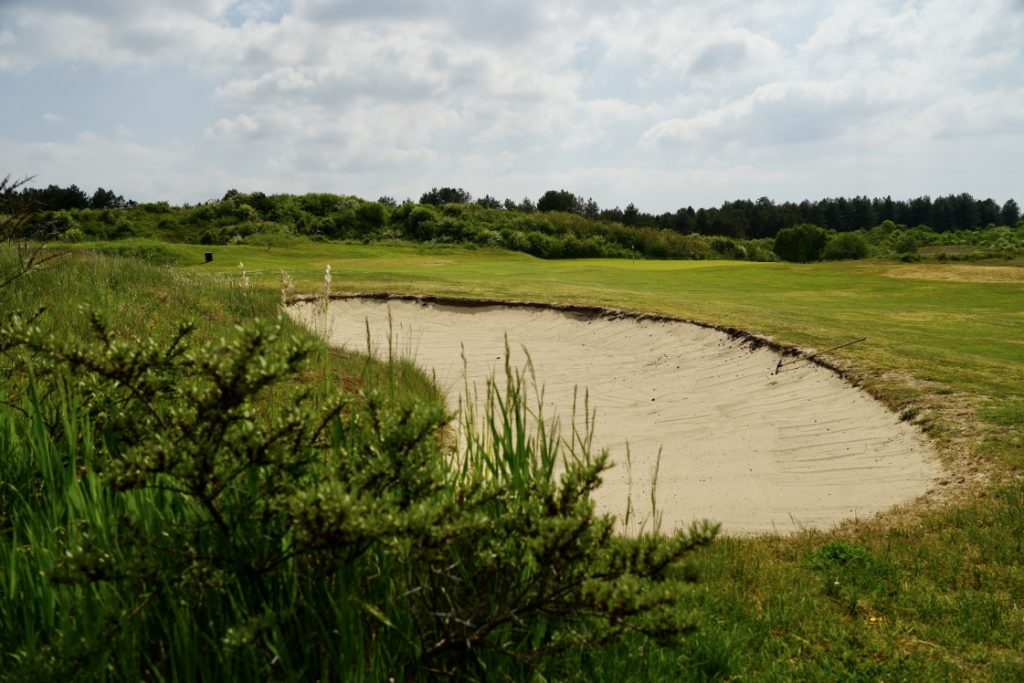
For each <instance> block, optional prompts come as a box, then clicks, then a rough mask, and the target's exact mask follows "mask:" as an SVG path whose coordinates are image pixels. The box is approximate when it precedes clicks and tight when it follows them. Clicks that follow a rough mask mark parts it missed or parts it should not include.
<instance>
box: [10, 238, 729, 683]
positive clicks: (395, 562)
mask: <svg viewBox="0 0 1024 683" xmlns="http://www.w3.org/2000/svg"><path fill="white" fill-rule="evenodd" d="M2 294H3V296H4V297H5V298H4V312H5V318H6V320H5V321H4V322H3V324H2V326H0V350H2V351H3V353H2V354H0V359H2V361H3V363H4V364H5V369H6V370H7V375H6V379H5V381H4V382H2V383H0V390H2V392H3V394H2V398H3V400H4V401H5V406H6V408H5V409H4V410H3V411H2V412H0V448H2V452H3V453H4V454H5V455H4V457H3V458H0V482H2V483H0V503H2V507H0V510H2V513H0V567H3V580H2V582H0V642H2V643H3V644H4V646H3V648H2V650H0V680H11V681H15V680H16V681H23V680H53V679H56V678H65V679H69V680H175V681H179V680H180V681H206V680H265V679H285V680H373V681H377V680H386V679H388V678H393V679H395V680H399V679H401V680H411V679H417V678H424V677H430V676H435V675H438V676H440V675H444V676H458V677H465V678H476V679H494V678H513V679H517V678H523V677H528V676H531V675H534V673H537V672H542V671H549V672H557V671H558V670H560V667H561V664H560V662H564V661H566V660H565V659H564V658H565V657H567V656H570V657H571V655H570V654H569V653H571V652H572V650H573V648H577V647H588V648H595V647H599V646H601V645H602V644H604V643H614V642H616V641H619V640H621V639H623V638H632V639H641V640H642V641H643V642H651V643H653V642H666V641H671V640H675V639H678V638H679V637H682V636H683V635H685V634H686V633H688V632H689V631H690V630H691V629H692V622H693V615H692V614H691V612H690V611H689V610H679V609H677V606H678V605H679V604H680V602H681V601H682V600H683V599H684V597H685V595H686V594H687V592H688V591H689V590H690V588H689V584H690V583H691V582H692V579H693V576H692V575H690V574H689V573H687V572H686V571H684V569H683V568H684V566H685V564H686V562H687V558H688V556H689V555H690V553H691V552H692V551H693V550H695V549H696V548H699V547H701V546H703V545H705V544H707V543H708V542H709V541H710V539H711V537H712V536H713V534H714V529H713V528H710V527H695V528H694V529H692V530H690V531H689V532H686V533H679V534H677V535H675V536H674V537H669V538H663V537H655V536H650V535H646V536H641V537H638V538H632V539H628V538H622V537H618V536H616V535H615V534H614V533H613V532H612V527H613V520H611V519H610V518H606V517H601V516H598V515H596V514H595V513H594V510H593V505H592V503H591V502H590V498H589V494H590V492H591V491H592V490H593V488H594V487H595V486H596V485H597V483H598V481H599V479H600V474H601V471H602V470H603V468H604V467H605V458H604V456H603V455H601V454H592V453H590V452H589V450H588V448H580V446H582V445H586V444H589V438H588V436H587V435H586V434H580V435H579V438H577V439H574V440H573V442H572V443H569V444H566V443H560V442H559V441H558V440H557V439H556V438H554V437H553V436H552V434H553V433H554V432H553V431H552V430H550V429H549V427H547V426H546V425H545V423H544V421H543V420H542V419H537V418H538V416H537V415H536V414H533V413H532V412H531V409H530V407H529V401H528V395H529V385H528V381H527V378H526V376H525V375H524V374H523V373H521V372H518V371H516V370H515V369H514V368H512V367H511V366H509V367H508V370H507V372H508V377H506V380H505V388H504V389H502V390H501V391H499V390H498V389H497V388H496V387H495V386H493V385H492V386H491V387H489V389H488V392H489V393H488V396H489V400H488V401H487V402H486V403H485V406H484V408H483V409H482V413H481V414H478V415H476V416H475V419H474V420H473V421H469V422H465V423H464V425H463V426H464V432H463V439H462V450H460V451H459V453H457V454H451V453H448V452H447V451H446V443H447V440H446V439H445V430H446V429H449V427H448V418H449V416H448V415H447V414H446V412H445V410H444V407H443V403H442V401H441V400H440V397H439V396H438V395H437V393H436V390H435V389H433V388H432V387H430V386H429V384H428V383H427V382H426V381H425V378H423V377H422V375H420V374H417V373H416V372H415V370H414V369H413V368H412V367H411V366H409V365H408V364H407V363H404V362H402V361H398V360H395V359H391V360H390V361H388V362H384V363H376V362H372V361H370V360H368V359H366V358H364V357H352V358H347V357H343V356H333V355H327V356H325V357H324V360H326V361H328V362H329V363H336V364H337V365H336V366H334V367H329V368H327V369H324V368H323V367H322V364H321V365H311V364H310V363H309V360H310V359H311V358H313V359H316V358H319V357H321V354H323V353H324V352H323V347H322V345H319V343H318V342H317V341H315V340H313V339H311V338H309V337H308V336H306V335H304V334H303V333H302V332H301V330H299V329H298V328H296V327H295V326H293V325H292V324H291V323H290V322H289V321H288V320H287V319H286V318H282V317H280V316H278V315H277V310H276V306H277V304H278V301H279V300H278V297H277V296H276V295H275V293H273V292H263V291H261V290H256V289H252V288H250V287H245V286H243V285H242V284H241V282H240V278H238V279H228V280H226V281H224V282H220V283H217V282H212V281H209V280H190V279H185V278H182V277H180V276H178V275H176V274H175V273H173V272H171V271H167V270H164V269H159V268H154V267H152V266H149V265H145V264H141V263H138V262H136V261H132V260H123V259H119V258H110V257H104V256H97V255H87V254H86V255H80V256H75V257H72V258H69V259H68V260H66V261H65V262H63V263H62V264H60V265H59V266H57V267H54V268H52V269H50V270H48V271H46V272H36V273H31V274H30V275H29V276H27V277H26V279H25V282H24V286H22V287H19V288H18V289H17V290H10V291H6V292H3V293H2ZM75 298H78V299H80V300H82V301H83V302H84V303H86V304H88V306H87V307H85V308H81V309H79V308H77V307H75V306H73V305H71V304H70V303H69V301H71V300H74V299H75ZM40 304H41V305H43V306H45V307H47V308H48V310H47V311H46V312H44V313H42V314H41V315H39V316H38V317H34V316H30V315H28V314H24V315H21V316H19V317H16V318H12V317H8V315H9V314H10V313H11V312H13V311H19V310H21V311H27V310H31V309H34V308H35V307H36V306H37V305H40ZM72 308H74V310H71V309H72ZM183 308H187V309H188V310H189V311H190V312H191V313H192V314H193V315H194V316H195V317H196V319H197V324H196V326H195V329H194V330H192V328H191V327H185V328H182V327H181V326H180V324H179V322H180V321H177V320H175V318H176V317H179V318H180V316H175V315H172V313H171V312H172V311H176V310H179V309H183ZM89 309H92V310H89ZM250 318H251V319H256V318H262V319H263V322H245V321H246V319H250ZM234 326H237V328H236V329H232V328H233V327H234ZM375 387H382V388H381V389H380V390H377V389H375ZM556 462H559V463H560V466H559V467H558V468H556V467H555V463H556ZM453 463H458V466H452V465H453ZM648 638H651V639H653V640H650V641H648V640H646V639H648Z"/></svg>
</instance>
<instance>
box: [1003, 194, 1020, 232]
mask: <svg viewBox="0 0 1024 683" xmlns="http://www.w3.org/2000/svg"><path fill="white" fill-rule="evenodd" d="M999 220H1000V221H1001V222H1002V224H1003V225H1008V226H1010V227H1011V228H1012V227H1013V226H1015V225H1017V221H1019V220H1020V207H1019V206H1017V202H1015V201H1014V200H1013V199H1007V200H1006V203H1005V204H1003V209H1002V211H1000V212H999Z"/></svg>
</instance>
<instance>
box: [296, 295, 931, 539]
mask: <svg viewBox="0 0 1024 683" xmlns="http://www.w3.org/2000/svg"><path fill="white" fill-rule="evenodd" d="M314 310H315V309H314V306H313V305H311V304H300V305H297V306H295V307H293V308H292V314H293V315H294V316H295V317H296V318H298V319H300V320H305V321H307V322H309V321H310V316H311V315H313V312H314ZM389 311H390V314H391V317H392V326H393V331H392V335H393V340H394V341H393V345H394V346H395V348H397V349H398V350H399V352H401V353H403V354H405V355H408V356H411V357H413V358H414V359H415V361H416V362H417V364H419V365H420V366H421V367H423V368H424V369H426V370H427V371H428V372H430V371H432V372H434V373H435V375H436V379H437V381H438V383H439V384H440V386H441V387H442V388H443V389H444V390H445V391H446V393H447V396H448V401H449V403H450V405H451V406H452V407H457V406H458V402H459V396H460V394H461V393H462V391H463V386H464V382H463V376H464V366H463V359H462V355H463V350H464V353H465V359H466V365H465V371H466V372H468V379H469V382H470V384H471V385H473V384H475V385H476V386H477V387H481V388H482V387H484V386H485V383H486V379H487V378H488V377H489V376H491V375H492V374H499V375H500V374H501V373H502V372H503V363H504V355H505V337H506V335H507V337H508V342H509V345H510V347H511V349H512V358H513V363H516V362H519V363H522V362H523V361H524V360H525V355H524V353H523V351H522V349H523V348H524V347H525V348H526V349H527V350H528V351H529V353H530V356H531V358H532V360H533V364H534V367H535V369H536V374H537V377H538V379H539V380H540V381H541V382H543V384H544V389H545V393H544V399H545V414H546V415H550V414H553V413H554V414H558V415H559V416H560V418H561V420H562V421H563V423H564V422H567V421H569V419H570V415H569V413H570V411H571V408H572V401H573V391H574V388H576V387H577V386H578V387H579V388H580V390H581V392H580V393H581V395H582V389H584V388H585V389H587V390H588V391H589V396H590V405H591V408H592V409H595V410H596V413H597V422H596V428H595V433H594V445H595V446H597V447H599V448H608V450H609V451H610V453H611V455H612V458H613V460H614V461H615V462H616V464H617V465H616V467H614V468H613V469H612V470H611V471H609V472H608V473H607V474H606V475H605V478H604V483H603V484H602V486H601V488H600V490H599V491H598V493H597V496H596V500H597V505H598V507H599V509H601V510H603V511H606V512H610V513H612V514H616V515H620V516H621V515H622V514H623V513H624V512H625V509H626V500H627V495H629V494H630V491H631V492H632V498H633V504H634V507H639V508H640V509H641V510H644V511H649V509H650V507H649V505H650V504H649V501H650V487H651V475H652V472H653V470H654V466H655V462H656V461H657V458H658V453H659V450H660V451H661V461H660V470H659V473H658V481H657V499H658V508H659V511H660V512H661V514H662V515H663V519H662V529H663V530H666V531H667V530H671V529H672V528H674V527H676V526H677V525H686V524H689V523H690V522H691V521H692V520H694V519H697V518H707V519H712V520H715V521H719V522H721V524H722V530H723V532H724V533H727V534H749V533H757V532H772V531H774V532H780V533H785V532H790V531H793V530H796V529H799V528H828V527H831V526H832V525H834V524H836V523H838V522H841V521H843V520H846V519H850V518H855V517H856V518H864V517H867V516H869V515H873V514H875V513H877V512H880V511H883V510H886V509H888V508H890V507H892V506H893V505H896V504H900V503H904V502H909V501H911V500H912V499H914V498H915V497H917V496H918V495H920V494H922V493H923V492H925V491H926V490H927V489H928V488H929V486H931V485H932V484H933V483H934V481H935V480H936V479H937V478H938V477H939V476H940V475H941V469H940V466H939V464H938V460H937V458H936V457H935V454H934V453H933V452H932V450H931V448H930V446H929V445H928V444H927V443H926V442H925V441H924V439H923V438H922V437H921V435H920V434H919V433H918V431H917V430H916V429H915V428H913V427H911V426H910V425H907V424H905V423H902V422H900V421H899V420H898V419H897V417H896V416H895V415H894V414H893V413H891V412H889V411H888V410H887V409H886V408H885V407H884V406H882V405H881V404H880V403H878V402H877V401H875V400H874V399H872V398H871V397H870V396H868V395H867V394H866V393H864V392H862V391H860V390H858V389H856V388H854V387H853V386H851V385H850V384H848V383H847V382H846V381H844V380H843V379H841V378H840V377H838V376H837V375H836V374H835V373H834V372H832V371H830V370H828V369H826V368H822V367H819V366H817V365H814V364H812V363H799V364H794V365H791V366H787V367H785V368H783V369H782V371H781V372H780V373H779V374H778V375H773V370H774V369H775V366H776V363H777V362H778V360H779V354H778V352H776V351H773V350H771V349H770V348H767V347H762V348H752V345H751V344H749V343H746V342H744V341H743V340H742V339H738V338H732V337H730V336H729V335H727V334H725V333H723V332H720V331H718V330H714V329H709V328H704V327H699V326H696V325H691V324H686V323H679V322H664V321H653V320H643V319H640V320H637V319H630V318H618V319H614V318H610V317H595V316H586V315H581V314H576V313H567V312H563V311H555V310H545V309H539V308H507V307H503V306H473V307H466V306H461V305H445V304H438V303H421V302H416V301H406V300H392V301H382V300H370V299H339V300H335V301H332V302H331V304H330V307H329V320H328V326H329V329H330V333H329V334H330V340H331V343H333V344H336V345H338V346H345V347H349V348H353V349H356V350H365V348H366V321H369V325H370V329H371V335H372V337H373V345H374V348H375V350H376V351H379V350H381V349H385V350H386V349H387V335H388V313H389ZM322 326H323V324H322V323H320V324H318V325H317V327H318V328H321V329H322ZM481 390H482V389H481ZM627 443H628V445H629V450H630V454H631V461H632V467H631V472H627V470H626V467H625V460H626V458H625V454H626V445H627ZM630 480H631V482H630Z"/></svg>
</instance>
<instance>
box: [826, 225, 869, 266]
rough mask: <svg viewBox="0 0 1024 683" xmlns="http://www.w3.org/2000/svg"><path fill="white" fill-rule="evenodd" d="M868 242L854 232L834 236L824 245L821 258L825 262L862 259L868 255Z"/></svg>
mask: <svg viewBox="0 0 1024 683" xmlns="http://www.w3.org/2000/svg"><path fill="white" fill-rule="evenodd" d="M868 251H869V247H868V241H867V240H866V239H864V236H863V235H861V234H859V233H855V232H843V233H840V234H838V235H835V236H834V237H833V238H832V239H830V240H829V241H828V244H826V245H825V249H824V250H823V251H822V252H821V258H822V259H824V260H826V261H843V260H850V259H862V258H865V257H866V256H867V255H868Z"/></svg>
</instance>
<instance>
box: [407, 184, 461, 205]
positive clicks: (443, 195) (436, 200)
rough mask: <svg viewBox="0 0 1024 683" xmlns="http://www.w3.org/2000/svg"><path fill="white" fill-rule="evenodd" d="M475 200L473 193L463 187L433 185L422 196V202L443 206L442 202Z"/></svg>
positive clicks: (453, 202)
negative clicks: (438, 186)
mask: <svg viewBox="0 0 1024 683" xmlns="http://www.w3.org/2000/svg"><path fill="white" fill-rule="evenodd" d="M471 201H473V195H471V194H470V193H469V192H466V191H465V190H463V189H462V188H461V187H442V188H440V189H439V188H436V187H433V188H431V189H430V191H429V192H424V193H423V194H422V195H421V196H420V204H433V205H434V206H441V205H442V204H469V203H470V202H471Z"/></svg>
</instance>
